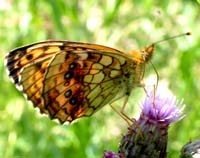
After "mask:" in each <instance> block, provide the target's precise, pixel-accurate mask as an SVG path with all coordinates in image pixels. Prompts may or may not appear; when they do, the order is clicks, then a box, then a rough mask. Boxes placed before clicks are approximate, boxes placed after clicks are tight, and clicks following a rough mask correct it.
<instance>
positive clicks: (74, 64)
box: [69, 62, 77, 69]
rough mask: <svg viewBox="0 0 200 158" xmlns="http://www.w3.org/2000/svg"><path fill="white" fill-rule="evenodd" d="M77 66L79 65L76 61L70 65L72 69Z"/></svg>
mask: <svg viewBox="0 0 200 158" xmlns="http://www.w3.org/2000/svg"><path fill="white" fill-rule="evenodd" d="M76 67H77V63H74V62H73V63H71V64H70V65H69V68H70V69H75V68H76Z"/></svg>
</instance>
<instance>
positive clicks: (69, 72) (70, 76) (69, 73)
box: [65, 71, 74, 79]
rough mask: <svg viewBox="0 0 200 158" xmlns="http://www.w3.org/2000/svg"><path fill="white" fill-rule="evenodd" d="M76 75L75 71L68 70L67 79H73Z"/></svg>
mask: <svg viewBox="0 0 200 158" xmlns="http://www.w3.org/2000/svg"><path fill="white" fill-rule="evenodd" d="M73 76H74V72H73V71H68V72H66V73H65V78H66V79H71V78H72V77H73Z"/></svg>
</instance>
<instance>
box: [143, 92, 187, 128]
mask: <svg viewBox="0 0 200 158" xmlns="http://www.w3.org/2000/svg"><path fill="white" fill-rule="evenodd" d="M184 107H185V105H184V104H183V99H182V100H181V101H178V100H177V99H176V97H175V96H173V95H171V94H167V93H161V92H159V91H156V92H155V91H151V92H150V93H149V94H147V95H146V98H145V100H144V101H143V102H142V104H141V109H142V113H141V115H142V116H143V117H147V118H149V119H151V120H154V121H157V122H160V123H161V122H163V123H166V124H170V123H172V122H176V121H179V120H181V119H182V118H183V117H184V115H183V109H184Z"/></svg>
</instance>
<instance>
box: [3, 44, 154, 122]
mask: <svg viewBox="0 0 200 158" xmlns="http://www.w3.org/2000/svg"><path fill="white" fill-rule="evenodd" d="M153 51H154V44H152V45H150V46H148V47H146V48H144V49H141V50H135V51H132V52H130V53H129V54H128V53H124V52H121V51H119V50H116V49H113V48H110V47H106V46H102V45H97V44H89V43H79V42H70V41H60V40H49V41H43V42H38V43H33V44H30V45H27V46H23V47H19V48H16V49H14V50H12V51H11V52H10V53H9V54H8V55H7V56H6V67H7V70H8V72H9V76H10V77H11V78H12V80H13V81H14V83H15V84H16V86H17V87H18V88H19V89H20V90H21V91H22V92H23V93H24V94H25V95H26V96H27V99H28V100H30V101H32V103H33V105H34V106H35V107H38V108H39V109H40V112H41V113H44V114H47V115H49V116H50V118H51V119H58V120H59V122H60V123H65V122H72V121H74V120H76V119H78V118H80V117H83V116H91V115H92V114H94V113H95V112H96V111H97V110H99V109H100V108H102V107H103V106H105V105H106V104H109V103H112V102H113V101H115V100H117V99H119V98H121V97H123V96H129V95H130V93H131V91H132V89H133V88H135V87H138V86H141V85H142V83H141V81H142V78H143V75H144V69H145V64H146V63H147V62H148V61H149V60H150V59H151V57H152V55H153Z"/></svg>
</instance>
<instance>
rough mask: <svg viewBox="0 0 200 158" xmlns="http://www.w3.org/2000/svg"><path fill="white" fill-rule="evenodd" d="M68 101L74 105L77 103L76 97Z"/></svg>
mask: <svg viewBox="0 0 200 158" xmlns="http://www.w3.org/2000/svg"><path fill="white" fill-rule="evenodd" d="M69 103H70V104H71V105H76V104H77V97H73V98H72V99H70V100H69Z"/></svg>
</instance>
